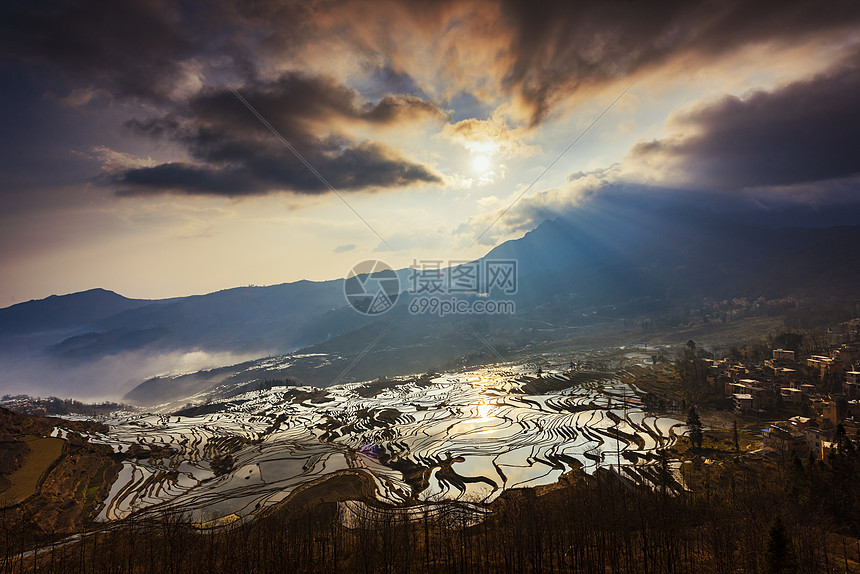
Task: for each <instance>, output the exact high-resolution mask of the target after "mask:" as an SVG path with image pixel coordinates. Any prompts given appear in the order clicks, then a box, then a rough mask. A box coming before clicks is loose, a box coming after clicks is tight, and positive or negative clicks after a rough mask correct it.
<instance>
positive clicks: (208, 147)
mask: <svg viewBox="0 0 860 574" xmlns="http://www.w3.org/2000/svg"><path fill="white" fill-rule="evenodd" d="M241 92H242V93H243V97H245V98H246V99H247V100H248V101H249V102H250V103H251V105H252V106H254V108H255V109H256V110H258V111H259V113H260V114H261V115H262V116H263V117H264V118H266V120H267V121H269V122H270V123H271V124H272V125H273V126H274V127H275V129H277V130H278V132H279V133H280V134H281V135H282V136H283V137H284V138H285V139H286V140H287V141H288V142H290V144H291V145H292V146H293V147H294V148H295V149H296V150H297V151H298V153H299V154H301V156H302V157H303V158H304V159H305V160H306V161H307V162H308V163H309V164H310V165H311V166H313V168H314V169H316V170H317V171H318V172H319V173H320V174H322V176H323V177H324V178H325V179H326V180H327V181H328V182H329V183H330V184H331V185H332V186H334V187H335V188H336V189H342V190H357V189H375V188H392V187H403V186H406V185H410V184H418V183H441V181H442V178H441V176H439V175H438V174H436V173H435V172H434V171H433V169H432V168H430V167H428V166H425V165H422V164H419V163H416V162H413V161H410V160H408V159H405V158H404V157H402V156H401V155H400V154H399V153H398V152H397V151H395V150H393V149H391V148H389V147H387V146H385V145H382V144H379V143H374V142H369V141H360V142H355V141H353V140H351V139H350V138H349V137H347V136H345V135H343V134H342V133H340V131H335V129H334V128H335V126H339V127H346V125H345V124H350V123H352V124H358V125H371V126H382V127H384V126H395V125H403V124H409V123H412V122H420V121H423V120H426V119H441V118H442V117H443V114H442V112H441V111H440V110H439V109H438V108H436V107H435V106H433V105H432V104H430V103H428V102H426V101H424V100H421V99H420V98H417V97H414V96H398V95H388V96H385V97H384V98H382V99H381V100H379V101H378V102H376V103H369V102H364V101H362V100H361V98H360V96H359V94H358V93H357V91H356V90H353V89H350V88H347V87H345V86H343V85H341V84H338V83H337V82H335V81H334V80H333V79H331V78H327V77H323V76H305V75H301V74H287V75H285V76H284V77H282V78H280V79H279V80H278V81H276V82H273V83H260V84H257V85H253V86H248V87H246V88H243V89H242V90H241ZM126 125H127V127H128V128H129V129H130V130H131V131H132V132H134V133H137V134H141V135H148V136H150V137H153V138H157V139H167V140H170V141H172V142H175V143H178V144H180V146H182V147H183V148H185V149H186V150H187V152H188V153H189V155H190V160H189V161H187V162H180V161H177V162H171V163H163V164H159V165H148V166H134V167H131V168H130V169H127V170H114V171H113V172H112V173H111V176H110V178H109V179H108V181H109V183H111V184H113V185H116V186H117V187H118V188H119V189H120V190H121V191H120V193H121V194H124V195H139V194H145V193H162V192H183V193H188V194H209V195H225V196H233V197H236V196H243V195H255V194H262V193H268V192H272V191H278V190H287V191H293V192H299V193H321V192H324V191H327V188H326V187H325V186H324V184H323V183H322V182H321V181H320V180H319V179H318V178H317V177H316V176H315V175H314V174H313V173H312V172H311V171H310V169H309V168H308V167H307V166H306V165H304V164H303V163H302V162H301V160H299V159H298V158H297V157H295V156H294V155H293V154H292V152H291V151H290V150H288V149H287V148H286V147H285V146H284V145H283V143H282V142H281V141H280V140H278V139H277V138H276V137H275V136H274V135H273V134H271V133H270V132H269V131H268V130H267V129H266V128H265V126H263V124H262V123H260V121H259V120H258V119H257V118H255V117H254V115H253V114H252V113H251V112H250V111H249V110H248V109H247V108H246V107H245V106H244V105H243V104H242V102H241V101H240V100H239V99H238V98H237V97H236V96H235V95H234V94H232V93H231V92H230V91H228V90H227V89H226V88H224V89H209V90H205V91H203V92H201V93H200V94H198V95H197V96H196V97H194V98H192V99H191V100H190V101H189V102H188V104H186V105H185V106H182V107H181V108H176V109H175V111H173V112H171V113H170V114H168V115H166V116H162V117H156V118H153V119H148V120H145V121H140V120H131V121H129V122H127V124H126Z"/></svg>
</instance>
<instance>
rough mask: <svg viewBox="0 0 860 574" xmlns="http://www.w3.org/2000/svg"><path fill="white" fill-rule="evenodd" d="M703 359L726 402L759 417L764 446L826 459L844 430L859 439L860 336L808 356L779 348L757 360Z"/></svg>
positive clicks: (741, 413)
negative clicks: (766, 356) (765, 357)
mask: <svg viewBox="0 0 860 574" xmlns="http://www.w3.org/2000/svg"><path fill="white" fill-rule="evenodd" d="M701 361H702V363H704V366H705V367H706V371H707V374H706V377H707V381H708V383H709V387H710V388H711V389H712V390H713V391H714V392H715V393H714V394H717V393H719V391H720V389H721V390H722V394H723V399H724V400H723V401H722V402H723V404H724V405H725V406H731V407H733V409H734V412H735V414H736V415H737V416H738V417H741V418H743V419H748V420H749V421H755V420H761V421H762V431H761V432H762V435H763V439H764V441H763V442H764V445H765V447H770V448H773V449H775V450H776V451H778V452H779V453H782V454H787V453H792V452H793V453H796V454H797V455H798V456H802V457H804V458H806V457H812V458H815V459H818V460H827V459H828V457H829V456H830V454H831V453H833V452H834V451H835V450H836V449H837V444H838V439H839V437H840V436H842V434H843V433H844V436H845V437H846V438H848V439H849V440H850V441H851V442H860V341H851V342H850V343H843V344H841V345H837V346H833V347H832V348H829V349H827V350H820V351H818V352H817V353H816V354H810V355H807V356H803V355H801V354H800V353H799V352H798V351H797V350H791V349H783V348H777V349H772V350H771V357H770V358H767V359H764V360H759V361H747V360H740V361H738V360H736V359H735V358H724V359H708V358H704V359H701ZM764 425H767V426H764Z"/></svg>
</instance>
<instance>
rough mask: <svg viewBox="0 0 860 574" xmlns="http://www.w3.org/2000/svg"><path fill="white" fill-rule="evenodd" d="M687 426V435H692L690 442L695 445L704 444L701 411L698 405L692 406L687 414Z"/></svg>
mask: <svg viewBox="0 0 860 574" xmlns="http://www.w3.org/2000/svg"><path fill="white" fill-rule="evenodd" d="M687 427H688V428H689V431H688V434H687V436H689V437H690V442H691V443H692V444H693V446H695V447H699V448H701V446H702V438H703V436H702V420H701V419H700V418H699V413H698V412H697V411H696V407H690V412H689V413H688V414H687Z"/></svg>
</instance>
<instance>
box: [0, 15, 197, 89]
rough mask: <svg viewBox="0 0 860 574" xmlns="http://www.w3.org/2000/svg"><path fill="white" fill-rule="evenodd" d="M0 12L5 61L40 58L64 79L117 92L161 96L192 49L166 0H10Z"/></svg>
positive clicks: (0, 45)
mask: <svg viewBox="0 0 860 574" xmlns="http://www.w3.org/2000/svg"><path fill="white" fill-rule="evenodd" d="M0 10H2V12H0V20H2V21H3V22H4V24H2V28H0V38H2V39H0V48H2V53H3V56H4V57H3V59H4V60H6V61H7V62H8V61H10V60H12V61H23V62H25V63H29V64H42V65H46V66H48V67H50V68H51V69H53V70H54V71H55V72H56V73H57V74H58V75H60V76H62V77H63V78H64V79H65V80H66V81H68V83H69V86H70V89H71V88H74V87H79V86H81V85H91V84H92V85H98V86H99V87H105V88H107V89H109V90H110V91H111V93H112V94H113V95H115V96H123V95H134V96H141V97H145V98H148V99H156V100H161V99H163V98H164V97H165V95H166V94H168V93H169V92H171V91H173V90H174V89H175V86H176V85H177V84H181V83H182V82H183V81H184V76H185V75H186V73H187V71H186V69H185V67H184V66H183V64H182V62H183V61H184V60H186V59H188V58H191V57H192V56H193V55H194V54H195V51H196V48H195V46H194V45H193V43H192V42H191V40H190V38H191V33H190V32H191V31H190V30H189V33H188V34H183V33H181V32H180V29H179V26H180V21H181V20H182V14H181V13H180V11H179V8H178V7H176V6H173V5H172V4H171V3H169V2H160V1H158V0H152V1H139V2H111V1H109V0H108V1H94V2H87V1H84V2H74V3H73V2H53V3H51V2H9V3H4V7H3V8H2V9H0Z"/></svg>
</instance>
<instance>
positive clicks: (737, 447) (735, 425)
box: [732, 419, 741, 452]
mask: <svg viewBox="0 0 860 574" xmlns="http://www.w3.org/2000/svg"><path fill="white" fill-rule="evenodd" d="M732 438H733V439H734V441H735V452H740V450H741V441H740V437H739V436H738V421H737V419H735V421H734V422H733V423H732Z"/></svg>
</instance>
